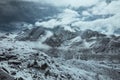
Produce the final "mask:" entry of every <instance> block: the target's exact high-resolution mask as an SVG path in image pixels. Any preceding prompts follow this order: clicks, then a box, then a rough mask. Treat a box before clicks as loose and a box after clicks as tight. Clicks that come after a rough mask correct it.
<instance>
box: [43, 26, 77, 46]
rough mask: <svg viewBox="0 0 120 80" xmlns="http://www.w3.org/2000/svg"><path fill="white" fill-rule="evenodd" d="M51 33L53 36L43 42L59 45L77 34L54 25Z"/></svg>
mask: <svg viewBox="0 0 120 80" xmlns="http://www.w3.org/2000/svg"><path fill="white" fill-rule="evenodd" d="M53 33H54V34H53V36H51V37H50V38H48V39H47V40H46V41H45V42H44V43H46V44H47V45H49V46H51V47H59V46H60V45H61V44H62V43H63V42H64V41H67V40H70V39H73V38H75V37H76V36H77V34H76V33H74V32H70V31H67V30H64V28H62V27H56V28H55V29H53Z"/></svg>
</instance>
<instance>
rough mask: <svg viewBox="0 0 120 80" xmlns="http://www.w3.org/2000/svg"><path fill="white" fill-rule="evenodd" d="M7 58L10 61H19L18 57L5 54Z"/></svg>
mask: <svg viewBox="0 0 120 80" xmlns="http://www.w3.org/2000/svg"><path fill="white" fill-rule="evenodd" d="M5 56H6V58H7V59H8V60H9V59H17V58H18V57H17V56H16V55H14V54H5Z"/></svg>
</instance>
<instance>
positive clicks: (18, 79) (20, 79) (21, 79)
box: [16, 77, 24, 80]
mask: <svg viewBox="0 0 120 80" xmlns="http://www.w3.org/2000/svg"><path fill="white" fill-rule="evenodd" d="M16 80H24V79H23V78H22V77H20V78H17V79H16Z"/></svg>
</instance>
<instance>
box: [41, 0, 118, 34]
mask: <svg viewBox="0 0 120 80" xmlns="http://www.w3.org/2000/svg"><path fill="white" fill-rule="evenodd" d="M46 1H47V0H46ZM51 1H54V0H51ZM59 1H61V2H59ZM76 1H77V0H70V1H68V0H66V1H65V0H64V1H63V0H56V1H55V2H51V3H54V4H58V3H60V5H65V4H71V5H72V6H75V7H76V6H78V5H79V6H90V5H93V4H94V6H93V7H91V8H89V9H86V10H84V11H83V12H82V15H80V14H79V13H78V12H77V11H75V10H72V9H65V10H64V11H63V12H62V13H60V14H59V15H58V17H57V19H51V20H49V21H46V22H41V23H39V25H42V26H45V27H51V28H53V27H55V26H57V25H62V26H64V27H65V29H69V30H71V28H70V24H72V26H74V27H78V28H81V29H83V30H85V29H92V30H96V31H100V32H103V33H106V34H113V32H114V30H115V29H117V28H120V1H119V0H118V1H112V2H111V3H110V4H107V3H106V2H105V0H103V1H99V0H84V1H83V0H79V1H78V2H76ZM93 1H95V2H93ZM62 2H64V3H62ZM67 2H68V3H67ZM75 4H76V5H75ZM107 14H114V16H111V17H108V18H105V19H104V18H98V19H95V20H93V21H84V20H83V18H84V17H82V18H81V17H80V16H87V17H89V16H90V17H91V16H92V17H94V15H103V16H104V15H107ZM66 27H67V28H66Z"/></svg>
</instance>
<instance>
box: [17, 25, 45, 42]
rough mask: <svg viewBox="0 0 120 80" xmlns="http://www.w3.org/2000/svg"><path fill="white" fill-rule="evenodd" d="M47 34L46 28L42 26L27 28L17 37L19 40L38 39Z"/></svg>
mask: <svg viewBox="0 0 120 80" xmlns="http://www.w3.org/2000/svg"><path fill="white" fill-rule="evenodd" d="M44 34H45V30H44V29H43V28H41V27H35V28H33V29H30V30H25V31H24V32H23V33H21V34H20V35H19V36H17V37H16V39H17V40H20V41H26V40H30V41H36V40H38V39H39V38H40V36H41V35H44Z"/></svg>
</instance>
